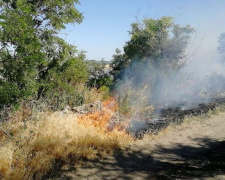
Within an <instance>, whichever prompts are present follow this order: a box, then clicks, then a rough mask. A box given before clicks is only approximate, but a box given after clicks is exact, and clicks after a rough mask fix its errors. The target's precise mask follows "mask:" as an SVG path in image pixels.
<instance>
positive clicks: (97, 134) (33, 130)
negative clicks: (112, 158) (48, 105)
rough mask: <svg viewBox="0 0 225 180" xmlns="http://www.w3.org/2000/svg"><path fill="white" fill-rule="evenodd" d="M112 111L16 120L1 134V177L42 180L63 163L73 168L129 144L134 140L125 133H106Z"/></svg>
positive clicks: (116, 131)
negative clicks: (58, 163)
mask: <svg viewBox="0 0 225 180" xmlns="http://www.w3.org/2000/svg"><path fill="white" fill-rule="evenodd" d="M109 117H110V111H102V112H101V113H100V112H99V113H95V114H89V115H83V116H81V117H78V116H77V115H75V114H72V113H71V114H62V113H61V112H56V113H45V114H39V115H38V116H37V117H36V119H37V120H36V121H27V122H23V119H22V118H21V117H19V115H18V116H17V117H15V118H14V119H13V120H12V121H10V122H9V121H8V122H5V123H3V124H2V129H4V130H7V134H8V135H10V136H12V138H13V139H10V138H9V137H8V136H6V135H5V134H4V133H3V132H1V131H0V162H1V163H0V178H1V177H2V178H3V179H12V180H13V179H15V180H20V179H23V180H24V179H41V178H42V177H43V175H45V174H46V173H47V172H48V171H49V170H50V169H51V168H52V167H53V165H54V163H55V162H56V160H57V161H59V160H60V162H62V164H70V166H73V165H75V164H77V163H79V162H80V161H82V160H84V159H85V160H86V159H88V160H91V159H95V158H97V157H100V156H104V155H106V154H107V153H110V152H112V151H113V150H115V149H117V148H120V147H122V146H125V145H127V144H128V143H129V142H130V141H132V138H131V137H129V136H128V135H126V134H125V133H124V132H122V131H118V130H113V131H110V132H109V131H107V120H108V118H109Z"/></svg>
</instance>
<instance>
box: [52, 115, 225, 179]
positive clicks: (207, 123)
mask: <svg viewBox="0 0 225 180" xmlns="http://www.w3.org/2000/svg"><path fill="white" fill-rule="evenodd" d="M50 179H54V180H77V179H78V180H79V179H81V180H82V179H84V180H114V179H116V180H117V179H121V180H123V179H124V180H132V179H135V180H142V179H160V180H161V179H162V180H163V179H165V180H167V179H177V180H178V179H221V180H222V179H225V113H222V112H221V113H219V114H218V115H216V116H212V117H211V118H206V119H200V118H196V119H194V120H191V121H188V120H185V121H184V122H183V123H182V124H180V125H175V124H171V125H170V126H168V127H167V128H166V129H164V130H162V131H161V132H159V134H157V135H146V136H145V137H144V138H143V139H142V140H137V141H135V143H133V144H132V145H130V146H129V147H127V148H126V149H121V150H119V151H117V152H116V153H115V154H113V155H110V156H108V157H107V158H106V159H101V160H99V161H92V162H88V163H87V164H86V165H85V166H82V167H80V168H76V169H75V168H73V167H70V168H67V169H66V170H61V171H59V172H58V173H57V174H55V175H54V177H52V178H50Z"/></svg>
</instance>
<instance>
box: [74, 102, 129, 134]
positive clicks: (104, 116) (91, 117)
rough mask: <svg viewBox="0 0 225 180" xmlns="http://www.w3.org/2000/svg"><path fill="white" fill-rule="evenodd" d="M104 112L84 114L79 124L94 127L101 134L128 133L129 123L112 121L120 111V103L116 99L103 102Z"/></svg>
mask: <svg viewBox="0 0 225 180" xmlns="http://www.w3.org/2000/svg"><path fill="white" fill-rule="evenodd" d="M102 105H103V107H102V110H100V111H96V112H92V113H88V114H84V115H81V116H79V117H78V123H80V124H83V125H85V126H93V127H95V129H97V130H98V131H99V132H102V133H107V132H109V131H120V132H126V127H127V125H128V122H123V123H119V124H116V123H112V122H110V119H111V118H112V117H113V115H114V113H115V112H116V111H117V110H118V103H117V102H116V100H115V99H114V98H110V99H109V100H106V101H103V102H102Z"/></svg>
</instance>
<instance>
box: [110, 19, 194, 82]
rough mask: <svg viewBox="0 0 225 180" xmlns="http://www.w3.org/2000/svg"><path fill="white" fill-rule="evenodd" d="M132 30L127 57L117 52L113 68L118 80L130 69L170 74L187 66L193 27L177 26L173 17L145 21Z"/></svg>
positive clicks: (126, 52)
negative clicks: (187, 49) (188, 46)
mask: <svg viewBox="0 0 225 180" xmlns="http://www.w3.org/2000/svg"><path fill="white" fill-rule="evenodd" d="M131 27H132V29H131V31H130V32H129V34H130V35H131V39H130V40H129V41H128V42H126V44H125V46H124V54H122V53H121V52H119V51H118V50H117V53H116V55H114V58H113V61H112V64H111V67H112V68H113V70H112V74H113V75H116V77H115V78H117V77H121V75H122V74H123V73H124V69H125V68H127V67H129V68H131V69H132V70H135V69H138V71H141V67H144V69H146V66H149V65H151V67H153V68H154V69H158V70H160V71H161V72H168V71H172V70H176V69H179V68H181V67H182V66H184V64H185V63H186V60H187V59H186V55H185V50H186V47H187V45H188V42H189V40H190V38H191V34H192V33H193V32H194V29H193V28H192V27H190V26H189V25H187V26H184V27H182V26H180V25H178V24H175V23H174V22H173V19H172V17H162V18H161V19H158V20H154V19H144V20H143V21H142V22H141V23H140V22H137V23H133V24H132V25H131ZM141 72H142V73H143V71H141ZM148 73H149V72H148ZM131 75H132V73H131Z"/></svg>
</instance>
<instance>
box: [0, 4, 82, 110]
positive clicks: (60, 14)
mask: <svg viewBox="0 0 225 180" xmlns="http://www.w3.org/2000/svg"><path fill="white" fill-rule="evenodd" d="M78 3H79V1H78V0H67V1H59V0H55V1H51V0H3V1H1V2H0V85H1V87H0V92H2V91H5V90H7V89H11V91H9V92H11V94H9V97H7V98H5V100H3V99H4V98H3V97H1V95H0V99H1V102H0V107H1V106H2V105H5V104H10V103H13V102H16V101H18V100H19V99H27V98H29V97H33V96H37V97H40V94H41V92H43V88H44V84H45V83H47V82H48V80H49V78H50V76H51V75H50V74H51V73H53V71H55V72H57V71H59V70H60V69H62V66H63V64H65V63H66V62H67V61H71V62H74V57H75V54H76V53H77V50H76V47H74V46H71V45H69V44H68V43H66V42H65V41H64V40H63V39H61V38H59V37H58V34H59V32H60V30H61V29H64V28H65V25H66V24H68V23H80V22H81V21H82V19H83V16H82V14H81V13H80V12H79V11H78V10H77V9H76V8H75V6H74V5H75V4H78ZM72 64H73V63H72ZM64 66H65V65H64ZM66 69H67V70H68V68H66ZM3 94H4V93H3ZM3 94H2V95H3ZM2 98H3V99H2Z"/></svg>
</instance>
